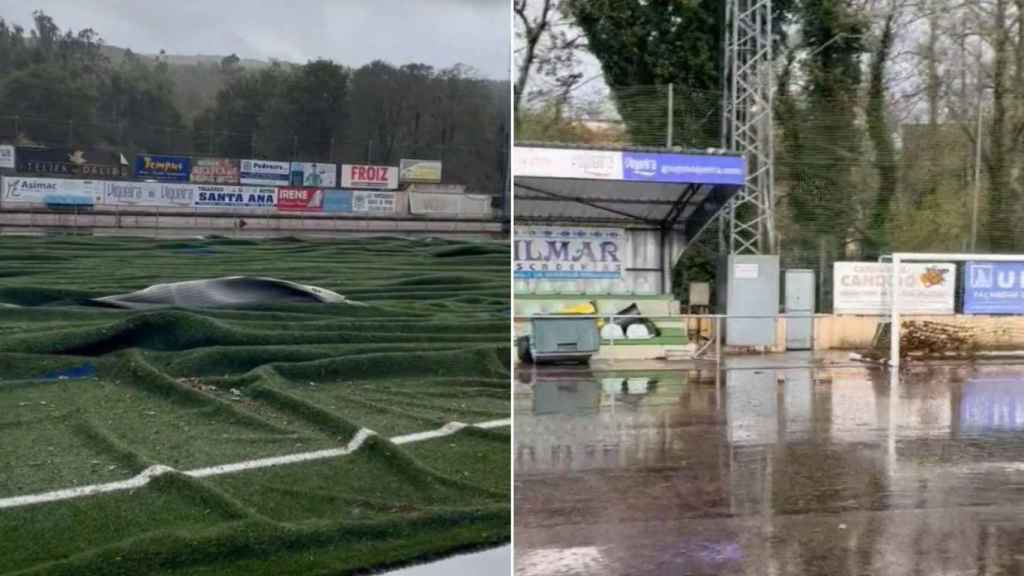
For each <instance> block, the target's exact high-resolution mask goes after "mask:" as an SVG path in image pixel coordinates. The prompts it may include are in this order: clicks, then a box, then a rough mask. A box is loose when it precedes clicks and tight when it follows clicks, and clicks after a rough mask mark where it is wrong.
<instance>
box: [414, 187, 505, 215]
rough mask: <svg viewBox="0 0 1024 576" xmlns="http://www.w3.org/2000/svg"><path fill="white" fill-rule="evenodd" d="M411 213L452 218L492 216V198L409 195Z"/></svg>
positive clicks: (466, 195) (464, 195)
mask: <svg viewBox="0 0 1024 576" xmlns="http://www.w3.org/2000/svg"><path fill="white" fill-rule="evenodd" d="M409 212H411V213H413V214H446V215H451V216H490V215H491V213H492V210H491V197H490V196H486V195H483V194H428V193H424V192H412V193H410V194H409Z"/></svg>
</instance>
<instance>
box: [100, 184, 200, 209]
mask: <svg viewBox="0 0 1024 576" xmlns="http://www.w3.org/2000/svg"><path fill="white" fill-rule="evenodd" d="M195 194H196V187H195V186H194V185H192V184H174V183H171V182H106V183H105V186H104V191H103V201H102V203H103V204H105V205H108V206H154V207H166V208H192V203H193V201H194V199H195Z"/></svg>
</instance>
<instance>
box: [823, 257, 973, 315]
mask: <svg viewBox="0 0 1024 576" xmlns="http://www.w3.org/2000/svg"><path fill="white" fill-rule="evenodd" d="M900 270H901V272H900V279H899V283H900V302H901V303H902V305H901V306H900V312H902V313H905V314H952V313H953V311H954V305H955V302H954V301H955V296H956V265H954V264H951V263H932V262H914V263H904V264H900ZM891 284H892V264H888V263H880V262H836V263H835V265H834V266H833V275H832V307H833V309H834V311H835V313H836V314H872V315H873V314H888V313H889V312H890V311H891V307H892V291H891V288H890V285H891Z"/></svg>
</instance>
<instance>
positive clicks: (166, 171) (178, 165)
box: [135, 154, 192, 182]
mask: <svg viewBox="0 0 1024 576" xmlns="http://www.w3.org/2000/svg"><path fill="white" fill-rule="evenodd" d="M191 171H192V159H191V158H189V157H188V156H162V155H157V154H139V155H138V156H136V157H135V177H136V178H149V179H154V180H163V181H167V182H188V177H189V174H190V173H191Z"/></svg>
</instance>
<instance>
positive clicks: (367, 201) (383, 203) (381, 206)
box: [324, 190, 396, 214]
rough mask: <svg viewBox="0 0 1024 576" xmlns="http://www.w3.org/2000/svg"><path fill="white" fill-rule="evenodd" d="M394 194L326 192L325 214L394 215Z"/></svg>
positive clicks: (363, 191)
mask: <svg viewBox="0 0 1024 576" xmlns="http://www.w3.org/2000/svg"><path fill="white" fill-rule="evenodd" d="M395 207H396V201H395V193H394V192H376V191H371V190H324V212H328V213H333V214H361V213H373V214H393V213H394V212H395Z"/></svg>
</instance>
